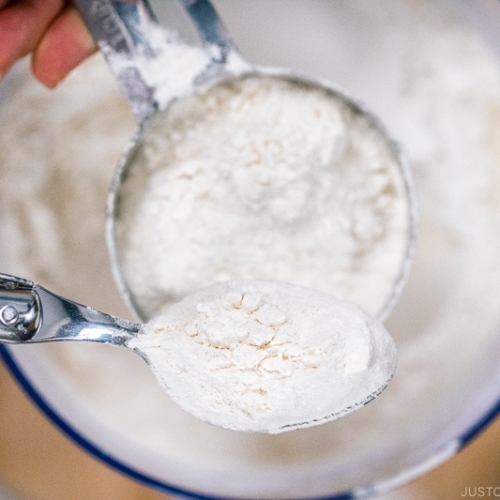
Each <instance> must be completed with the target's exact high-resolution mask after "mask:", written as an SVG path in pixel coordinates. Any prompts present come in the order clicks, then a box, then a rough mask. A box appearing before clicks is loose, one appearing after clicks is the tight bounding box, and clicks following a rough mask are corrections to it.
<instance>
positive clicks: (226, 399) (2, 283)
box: [0, 274, 395, 434]
mask: <svg viewBox="0 0 500 500" xmlns="http://www.w3.org/2000/svg"><path fill="white" fill-rule="evenodd" d="M249 286H250V287H251V288H250V289H251V290H253V292H250V295H251V293H254V294H255V291H256V290H259V292H258V293H260V292H263V293H265V294H266V293H269V291H271V293H272V294H275V293H276V292H278V295H280V294H281V301H282V302H281V305H282V306H284V307H285V309H284V310H286V311H287V312H286V317H284V318H285V319H283V318H281V316H280V318H281V319H279V321H280V324H281V323H282V322H287V321H288V322H289V323H290V324H289V325H288V327H290V328H292V330H293V326H292V325H293V322H294V318H295V319H297V317H299V316H300V317H302V315H303V314H304V307H305V309H306V310H307V308H308V307H309V308H311V304H312V313H313V315H314V316H315V317H317V318H320V319H319V321H320V322H321V326H320V327H319V329H318V330H316V325H314V324H311V325H310V326H311V328H313V330H314V331H312V332H308V334H309V335H310V337H311V338H312V339H315V340H321V342H322V343H323V346H324V340H325V335H326V336H327V337H330V336H336V335H337V336H338V335H340V337H337V338H343V339H344V342H340V345H337V343H336V342H335V341H334V342H332V343H331V344H330V347H329V348H328V349H331V351H329V352H328V354H326V353H323V355H322V356H320V357H319V358H318V360H317V361H316V362H317V363H318V365H317V366H319V367H320V368H319V369H318V370H314V371H313V372H311V370H308V368H307V366H306V367H304V368H303V369H304V371H305V372H307V381H308V382H306V383H305V384H302V385H300V384H299V385H297V380H296V376H295V375H294V374H289V376H286V377H285V378H284V379H282V380H280V381H279V382H277V384H278V387H279V391H276V390H271V391H270V395H269V396H266V398H267V397H268V398H269V401H268V404H270V405H271V407H272V405H273V404H274V405H276V406H275V407H274V409H273V410H269V408H267V410H266V411H263V407H262V406H261V404H260V403H259V402H258V401H259V400H258V399H257V400H252V401H254V403H252V404H253V405H254V407H253V408H251V407H249V405H248V400H246V399H245V398H242V399H241V391H242V388H241V387H242V386H241V382H242V380H241V378H240V377H239V376H236V377H235V376H234V373H233V371H234V367H235V366H238V363H236V365H231V364H230V366H232V368H231V369H230V370H229V372H226V373H225V374H224V384H223V385H222V387H221V384H220V374H218V375H215V374H216V372H217V371H218V370H217V369H215V370H214V368H213V366H214V365H213V361H214V360H215V359H218V360H219V361H220V360H223V361H224V362H225V363H227V359H226V351H227V349H221V348H220V347H219V344H218V343H217V342H215V343H213V340H210V339H209V337H207V335H206V333H205V332H207V331H208V330H210V331H211V332H212V333H213V332H214V322H213V317H212V315H210V314H209V315H206V314H204V313H203V310H201V311H200V310H199V307H200V305H205V306H207V305H209V304H211V305H214V304H216V303H217V301H219V303H220V304H222V303H224V301H225V300H227V297H229V296H230V297H232V300H234V298H235V293H234V292H235V291H239V293H240V300H242V301H243V293H247V292H248V290H249V288H248V287H249ZM228 293H229V295H228ZM299 296H300V301H299V302H297V298H298V297H299ZM325 298H326V301H325ZM213 300H215V301H216V302H213ZM259 300H260V299H259ZM299 303H300V306H301V307H298V308H296V307H294V306H298V305H299ZM304 304H308V305H306V306H304ZM318 304H320V305H318ZM266 306H267V307H268V309H266ZM289 306H290V307H289ZM216 307H217V306H216ZM221 307H222V310H223V311H224V313H223V314H225V316H223V318H225V319H226V320H228V321H229V324H231V319H230V318H233V320H234V321H236V322H234V323H232V327H231V328H230V330H229V331H228V332H226V335H227V333H229V335H230V336H229V337H227V336H226V337H225V338H226V339H229V340H228V341H229V342H230V343H231V345H234V346H238V345H239V346H240V347H246V348H248V349H250V350H251V351H252V349H254V348H253V347H252V346H255V345H256V344H255V342H259V334H261V333H262V332H264V334H265V335H269V330H271V331H273V330H272V329H270V328H269V327H267V330H266V326H265V325H262V324H261V323H260V322H259V321H258V320H257V319H256V318H254V319H253V320H250V319H249V318H250V316H249V313H248V311H245V307H244V306H243V308H242V304H240V307H239V309H242V310H241V311H240V312H239V313H238V314H239V316H238V318H239V319H235V317H234V316H231V314H230V313H229V312H228V311H227V309H226V308H225V307H223V306H221ZM236 310H237V309H234V311H236ZM264 310H267V311H269V310H271V311H272V310H273V306H269V304H266V303H265V304H264V305H263V309H262V311H264ZM275 310H276V311H281V313H280V314H284V313H283V310H280V309H275ZM252 311H254V309H253V310H252ZM200 313H201V314H200ZM266 314H267V318H268V320H269V319H271V321H273V319H272V318H273V315H272V314H271V315H270V316H269V313H264V315H263V316H262V318H263V320H264V321H265V318H266ZM309 314H311V310H309ZM336 316H340V317H341V318H342V319H341V320H340V321H338V320H337V319H335V318H336ZM311 317H312V316H311ZM347 317H349V318H350V319H351V320H352V321H353V325H355V326H353V328H352V329H351V330H345V326H343V325H344V322H345V318H347ZM187 318H193V319H194V321H195V323H192V322H191V319H187ZM353 318H354V319H353ZM241 321H243V323H242V322H241ZM252 321H253V323H252ZM249 323H251V324H252V325H253V328H252V326H248V324H249ZM299 323H300V320H299ZM194 324H196V325H197V326H196V327H194ZM221 325H222V323H221V324H219V326H218V327H217V328H221V329H222V331H224V327H223V326H221ZM245 325H246V326H245ZM368 325H369V326H368ZM189 327H194V328H195V330H196V332H197V333H196V336H198V337H199V338H197V339H196V340H193V338H192V335H193V334H192V330H191V329H190V330H189V331H188V328H189ZM288 327H287V326H286V327H284V330H282V331H281V333H279V334H278V333H276V331H274V332H273V336H274V335H277V336H278V337H280V339H279V340H278V341H277V343H276V344H275V345H273V346H272V347H270V351H269V352H267V356H271V353H273V355H276V353H277V352H281V351H280V349H284V350H285V351H286V352H288V349H290V344H292V347H293V341H290V340H288V341H287V342H283V339H284V338H287V339H289V337H288V336H289V328H288ZM207 328H208V330H207ZM367 328H368V331H369V335H370V342H371V344H370V345H371V346H372V347H370V348H369V349H371V350H370V354H369V356H368V357H366V354H363V349H361V351H360V347H359V343H360V339H361V338H363V339H364V338H365V337H366V332H367ZM303 330H304V329H303ZM305 330H307V326H306V327H305ZM318 331H319V332H320V333H319V334H318ZM259 332H260V333H259ZM360 332H361V333H360ZM242 333H243V335H242ZM216 337H217V335H216ZM292 337H293V335H292ZM351 337H352V338H353V339H354V340H353V341H352V342H350V341H349V339H350V338H351ZM222 338H224V335H223V337H222ZM55 341H86V342H89V341H91V342H99V343H104V344H111V345H115V346H119V347H126V348H129V349H132V350H133V351H134V352H136V353H137V354H139V355H140V356H141V357H142V358H143V359H144V360H145V361H146V363H147V364H148V365H149V366H150V368H151V369H152V370H153V372H154V373H155V375H156V376H157V378H158V381H159V382H160V384H161V385H162V386H163V388H164V390H165V391H166V393H167V394H168V395H169V396H170V397H171V398H172V399H173V401H174V402H176V403H177V404H178V405H179V406H180V407H181V408H183V409H184V410H185V411H187V412H189V413H191V414H192V415H194V416H195V417H197V418H199V419H201V420H204V421H206V422H208V423H211V424H213V425H217V426H221V427H224V428H228V429H233V430H238V431H246V432H264V433H272V434H275V433H279V432H285V431H289V430H293V429H300V428H306V427H310V426H313V425H318V424H321V423H324V422H328V421H331V420H335V419H336V418H339V417H342V416H344V415H347V414H348V413H350V412H352V411H354V410H355V409H357V408H360V407H362V406H364V405H366V404H367V403H369V402H370V401H372V400H373V399H375V398H376V397H377V396H378V395H379V394H380V393H381V392H382V391H383V390H384V389H385V387H386V386H387V385H388V383H389V382H390V380H391V378H392V376H393V373H394V369H395V345H394V342H393V341H392V339H391V337H390V335H389V334H388V333H387V331H386V330H385V329H384V327H383V326H382V325H381V324H380V323H376V321H375V320H374V319H373V318H371V317H369V316H368V315H367V314H366V313H365V312H363V311H362V310H361V309H360V308H358V306H356V305H355V304H352V303H348V302H343V301H338V300H336V299H334V298H333V297H331V296H328V295H327V294H323V293H321V292H317V291H314V290H308V289H306V288H303V287H298V286H294V285H288V284H284V283H279V282H270V281H267V282H266V281H240V282H238V281H233V282H226V283H221V284H216V285H213V286H211V287H208V288H205V289H202V290H199V291H198V292H196V293H194V294H192V295H189V296H188V297H186V298H185V299H183V300H182V301H180V302H178V303H177V304H175V305H173V306H171V307H169V308H168V309H166V310H164V311H163V313H162V314H161V315H160V316H159V317H157V318H155V319H153V321H152V323H151V324H147V325H144V326H143V325H140V324H138V323H133V322H130V321H127V320H125V319H122V318H118V317H115V316H111V315H109V314H106V313H103V312H100V311H96V310H95V309H93V308H91V307H88V306H84V305H82V304H78V303H76V302H73V301H71V300H69V299H66V298H63V297H61V296H59V295H57V294H55V293H53V292H51V291H49V290H47V289H46V288H44V287H42V286H40V285H35V284H33V283H32V282H31V281H28V280H25V279H22V278H18V277H15V276H10V275H7V274H0V343H7V344H33V343H42V342H55ZM272 341H273V339H272V338H270V339H269V343H271V342H272ZM200 342H201V344H204V346H205V347H204V349H205V354H206V356H201V357H200V356H199V353H200V351H199V345H200ZM242 342H243V343H242ZM245 342H246V343H245ZM361 343H363V341H362V342H361ZM258 345H259V346H260V347H262V346H264V344H260V343H259V344H258ZM299 345H300V342H299V344H297V345H296V347H297V348H298V349H301V347H299ZM365 347H366V346H365ZM324 348H325V347H324ZM236 349H237V347H236ZM254 350H255V349H254ZM239 352H240V354H241V350H240V351H239ZM252 352H253V351H252ZM255 352H256V351H255ZM292 352H293V349H292ZM354 352H356V353H357V354H356V355H355V356H354V358H353V359H354V360H355V361H354V362H353V364H352V365H351V367H350V369H348V370H346V368H345V363H346V362H347V359H350V358H352V356H353V353H354ZM360 352H361V353H362V354H361V355H360ZM339 355H340V357H339ZM364 355H365V361H361V364H360V359H361V360H362V359H363V356H364ZM221 356H222V357H221ZM360 356H361V357H360ZM291 357H292V358H293V357H294V354H292V355H291ZM235 359H237V358H235ZM266 359H269V358H266ZM249 362H250V364H249V365H246V367H245V368H241V367H239V368H237V370H241V374H243V373H244V372H245V373H247V372H248V370H249V367H253V368H252V369H250V372H251V373H252V374H253V376H257V377H258V378H259V379H260V380H261V382H263V383H265V382H272V380H273V377H274V376H273V375H271V374H270V373H268V372H266V371H265V370H264V372H262V373H259V371H258V370H257V368H258V367H259V366H260V362H261V361H255V360H253V361H252V357H251V356H250V358H249ZM282 362H283V363H285V365H286V363H287V362H286V361H284V360H282ZM363 363H364V364H363ZM222 366H224V364H222V365H220V366H219V370H220V369H221V367H222ZM226 368H227V365H226ZM255 370H257V371H255ZM292 372H293V370H292ZM325 373H329V374H330V376H331V377H329V378H328V380H329V390H328V391H327V392H326V393H324V394H323V396H324V397H323V398H322V402H321V404H319V405H317V404H311V387H316V389H317V386H316V385H315V384H317V383H318V381H319V382H321V383H320V384H319V386H320V387H324V382H325ZM214 375H215V377H214ZM360 377H365V378H366V383H363V384H360ZM216 380H218V381H219V383H214V381H216ZM249 380H253V382H252V383H251V384H250V385H248V386H247V389H246V390H247V391H250V392H252V391H253V390H254V389H250V387H251V385H252V384H255V380H254V379H253V378H252V377H250V379H249ZM212 383H213V384H214V385H213V389H212V392H211V393H210V397H202V396H203V395H207V392H206V391H207V384H212ZM311 384H312V385H311ZM322 384H323V385H322ZM244 385H245V384H244ZM323 390H324V388H323ZM265 392H266V391H265ZM283 392H285V393H287V394H289V395H291V394H293V397H291V399H292V400H293V401H295V406H294V407H292V408H291V407H290V406H289V405H288V404H287V405H285V407H283V406H282V400H283V396H282V394H283ZM193 394H195V395H198V396H199V397H195V399H194V401H195V403H194V404H193ZM312 394H314V391H312ZM212 400H213V401H212ZM287 400H288V398H287ZM239 404H241V405H242V406H241V408H244V409H245V411H244V412H243V413H242V414H239V413H238V412H236V413H235V412H234V411H233V410H234V408H235V406H236V407H238V405H239ZM265 406H266V405H265ZM254 410H255V413H254ZM249 412H250V413H249ZM252 414H253V415H252Z"/></svg>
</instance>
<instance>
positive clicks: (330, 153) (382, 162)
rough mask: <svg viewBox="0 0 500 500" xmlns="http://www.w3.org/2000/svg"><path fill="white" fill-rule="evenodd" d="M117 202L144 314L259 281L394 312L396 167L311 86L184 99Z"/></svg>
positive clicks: (282, 84)
mask: <svg viewBox="0 0 500 500" xmlns="http://www.w3.org/2000/svg"><path fill="white" fill-rule="evenodd" d="M122 192H123V193H124V194H123V195H122V200H124V201H121V203H120V205H119V214H120V215H119V221H118V224H117V235H118V236H117V240H118V242H117V248H118V249H117V252H118V254H119V262H120V263H121V265H122V266H123V274H124V276H125V281H126V283H127V285H128V286H129V288H130V289H131V291H132V294H133V296H134V299H135V302H137V304H138V306H139V310H140V312H141V316H143V317H145V318H150V317H151V316H153V315H154V314H155V313H156V311H157V310H158V309H159V308H160V307H162V306H163V304H165V303H168V302H171V301H175V300H179V299H180V298H182V297H183V296H185V295H186V294H188V293H191V292H193V291H195V290H197V289H199V288H200V287H203V286H208V285H211V284H213V283H217V282H221V281H225V280H230V279H256V278H258V279H273V280H280V281H285V282H291V283H297V284H300V285H303V286H307V287H311V288H317V289H320V290H323V291H327V292H331V293H333V294H334V295H336V296H337V297H339V298H341V299H346V300H351V301H354V302H357V303H358V304H360V305H361V306H363V307H364V308H365V309H366V310H368V311H369V312H370V313H372V314H380V313H382V312H383V313H384V314H385V313H387V311H386V310H385V311H383V310H384V307H385V306H387V304H388V302H389V301H390V299H391V298H392V296H393V294H394V289H395V286H396V285H397V284H398V282H399V281H400V280H401V279H402V275H403V267H404V264H405V262H406V257H407V252H408V238H409V225H410V210H409V203H408V197H407V194H406V186H405V180H404V179H403V174H402V170H401V168H400V166H399V164H398V158H397V156H396V154H395V152H394V151H393V150H391V149H390V147H389V146H388V144H387V142H386V141H385V140H384V138H383V137H382V136H381V134H380V133H379V131H378V130H377V129H376V128H375V127H374V126H372V124H370V123H369V122H368V120H366V119H365V118H364V117H363V116H361V115H359V114H358V113H356V112H355V111H354V110H353V109H351V108H350V107H348V106H347V105H346V104H345V103H344V102H343V101H342V100H341V99H340V98H339V97H337V96H336V95H333V94H331V93H329V92H327V91H326V90H324V89H321V88H318V87H315V86H313V85H306V84H300V83H298V82H297V81H293V80H287V79H285V78H279V77H271V76H269V77H252V76H250V77H247V78H244V79H241V80H237V81H233V82H229V83H223V84H219V85H218V86H216V87H215V88H213V89H211V90H209V91H208V92H203V93H201V94H200V95H196V96H194V97H190V98H185V99H182V100H180V101H178V102H176V103H175V104H174V105H173V106H171V107H170V108H169V110H168V114H167V115H166V116H164V117H162V118H161V120H159V121H157V122H156V123H155V124H154V126H153V127H152V129H149V130H148V134H147V135H146V137H145V139H144V143H143V145H142V149H141V150H140V152H139V153H138V154H137V155H136V156H135V157H134V167H133V168H131V170H130V171H129V173H128V174H127V176H126V177H125V181H124V186H123V191H122Z"/></svg>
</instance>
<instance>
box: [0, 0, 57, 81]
mask: <svg viewBox="0 0 500 500" xmlns="http://www.w3.org/2000/svg"><path fill="white" fill-rule="evenodd" d="M0 1H2V0H0ZM63 4H64V0H19V1H17V2H15V3H12V4H11V5H8V6H7V7H5V8H4V9H2V10H1V11H0V76H1V75H2V74H5V73H6V72H7V71H8V69H9V68H10V67H11V66H12V65H13V64H14V63H15V62H16V61H17V60H18V59H20V58H21V57H23V56H25V55H27V54H29V53H30V52H31V51H32V50H33V49H34V48H35V46H36V45H37V43H38V41H39V39H40V37H41V36H42V35H43V33H44V32H45V30H46V29H47V27H48V26H49V25H50V23H51V21H52V20H53V19H54V18H55V17H56V16H57V14H58V13H59V12H60V11H61V10H62V8H63Z"/></svg>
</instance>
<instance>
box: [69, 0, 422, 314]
mask: <svg viewBox="0 0 500 500" xmlns="http://www.w3.org/2000/svg"><path fill="white" fill-rule="evenodd" d="M178 2H179V3H180V4H181V5H182V7H184V9H185V10H186V12H187V14H188V15H189V17H190V19H191V20H192V22H193V24H194V25H195V27H196V28H197V31H198V33H199V35H200V38H201V40H202V42H203V45H204V48H205V51H206V53H207V54H208V56H209V57H208V61H209V62H208V63H207V64H206V66H205V67H203V68H202V69H201V70H200V72H199V73H198V74H197V75H196V76H195V77H194V78H193V81H192V82H189V84H190V85H189V87H190V88H188V89H186V92H185V93H184V94H183V95H182V98H183V97H187V96H189V95H190V94H191V95H192V93H193V92H196V91H201V90H203V91H208V89H211V88H213V87H215V86H217V85H219V84H221V83H224V82H227V81H228V80H237V79H242V78H246V77H249V76H251V77H261V78H269V77H273V78H279V79H283V80H286V81H290V82H292V83H294V84H299V85H302V86H304V87H305V88H311V89H319V90H321V91H323V92H326V93H328V94H329V95H332V96H334V97H336V98H339V99H340V100H341V101H343V102H344V103H345V104H346V105H347V106H348V107H349V108H350V109H351V110H352V111H353V113H354V114H356V115H358V116H361V117H363V118H364V119H365V120H366V122H368V123H369V124H370V126H372V127H373V129H374V130H376V131H377V133H378V134H379V135H380V137H381V138H382V139H383V140H384V142H385V143H386V144H387V146H388V148H389V150H390V151H391V153H392V156H393V158H394V159H395V161H396V162H397V164H398V165H399V167H400V174H401V178H402V183H403V184H404V186H405V191H406V198H407V205H408V207H409V208H408V224H407V227H408V239H407V241H408V243H407V246H406V248H405V254H404V256H402V259H401V261H402V265H401V268H400V270H399V275H398V277H397V279H396V280H395V282H394V286H393V290H392V293H391V294H390V295H388V296H387V298H386V301H385V304H384V306H383V307H382V309H381V310H380V311H379V313H378V318H379V319H380V320H384V319H386V318H387V317H388V316H389V314H390V312H391V310H392V308H393V306H394V305H395V303H396V302H397V300H398V299H399V296H400V294H401V292H402V290H403V288H404V285H405V283H406V280H407V277H408V275H409V271H410V268H411V263H412V260H413V256H414V253H415V247H416V226H417V209H416V205H417V204H416V195H415V190H414V185H413V178H412V173H411V169H410V168H409V166H408V164H407V162H406V160H405V157H404V155H403V154H402V152H401V150H400V147H399V145H398V144H397V143H396V142H395V141H394V140H393V139H392V138H391V136H390V135H389V133H388V132H387V130H386V128H385V127H384V125H383V124H382V123H381V122H380V120H379V119H378V118H377V117H376V116H375V115H374V114H373V113H372V112H371V111H369V110H368V109H366V107H365V106H364V105H363V104H361V103H359V102H357V101H355V100H354V99H352V98H351V97H350V96H349V95H346V94H345V93H344V92H342V91H340V90H338V89H337V88H335V87H334V86H332V85H330V84H329V83H326V82H324V81H319V80H314V79H312V78H309V77H304V76H301V75H297V74H293V73H291V72H290V71H288V70H285V69H275V68H262V67H257V66H253V65H250V64H248V63H246V62H244V61H243V59H242V58H241V56H239V54H238V51H237V49H236V47H235V45H234V43H233V41H232V38H231V36H230V35H229V33H228V31H227V29H226V28H225V26H224V24H223V23H222V21H221V20H220V18H219V17H218V15H217V13H216V11H215V10H214V8H213V6H212V5H211V3H210V2H209V1H208V0H178ZM76 4H77V6H78V8H79V10H80V12H81V13H82V15H83V17H84V19H85V21H86V23H87V25H88V27H89V29H90V31H91V32H92V34H93V36H94V37H95V39H96V40H97V41H98V43H99V46H100V48H101V51H102V52H103V54H104V55H105V57H106V59H107V61H108V63H109V66H110V68H111V70H112V71H113V73H114V75H115V77H116V79H117V81H118V83H119V85H120V87H121V89H122V91H123V93H124V94H125V96H126V97H127V99H128V101H129V103H130V105H131V108H132V111H133V113H134V115H135V117H136V121H137V123H138V125H139V128H138V131H137V133H136V135H135V137H134V138H133V140H132V141H131V143H130V145H129V147H128V148H127V150H126V151H125V153H124V154H123V156H122V159H121V161H120V162H119V165H118V167H117V170H116V172H115V176H114V179H113V181H112V185H111V188H110V193H109V198H108V210H107V243H108V250H109V254H110V259H111V267H112V271H113V274H114V277H115V280H116V282H117V284H118V287H119V289H120V293H121V294H122V296H123V298H124V299H125V301H126V302H127V304H128V305H129V307H130V308H131V309H132V310H133V311H135V313H136V314H137V316H138V317H139V318H140V319H141V320H143V321H145V320H147V319H149V317H148V314H147V313H146V312H145V311H144V309H143V308H142V307H141V305H140V304H139V301H138V300H137V299H136V297H135V296H134V292H133V291H132V290H131V289H130V287H129V285H128V283H127V279H126V277H125V275H124V272H123V269H122V264H121V261H122V258H121V250H122V248H123V246H124V245H123V244H122V232H123V231H122V230H121V229H120V228H119V227H118V223H117V220H118V219H119V215H120V212H121V209H122V207H123V206H124V204H125V203H126V201H127V199H128V198H130V195H129V192H130V188H129V189H124V184H125V182H126V180H127V178H128V179H130V178H132V175H131V172H133V171H134V169H136V168H139V167H136V165H137V163H136V161H135V160H136V158H137V157H138V156H139V155H140V154H141V148H142V145H143V143H144V142H145V137H147V135H148V134H149V133H151V132H153V133H154V130H155V127H161V126H162V123H163V119H164V116H166V115H167V114H168V112H169V105H170V104H171V103H172V102H174V101H175V100H176V99H178V98H179V96H178V95H171V98H170V100H169V99H167V100H163V101H162V100H160V99H159V98H158V95H159V88H158V87H161V85H162V82H159V83H157V85H158V87H155V85H156V83H155V84H151V82H149V83H148V80H150V79H148V75H147V74H146V73H145V71H144V67H145V64H144V63H145V62H146V63H147V62H151V61H154V60H155V58H157V57H158V47H157V45H155V44H154V43H152V40H151V31H152V28H153V27H155V28H157V27H158V23H157V20H156V18H155V16H154V13H153V11H152V9H151V8H150V6H149V4H148V1H147V0H137V1H132V2H131V1H127V0H76ZM234 60H237V61H239V62H240V64H238V65H234V64H231V61H234ZM124 61H126V64H124V63H123V62H124ZM163 83H167V82H163ZM135 171H137V170H135ZM137 189H140V188H139V187H137Z"/></svg>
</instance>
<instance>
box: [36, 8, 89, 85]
mask: <svg viewBox="0 0 500 500" xmlns="http://www.w3.org/2000/svg"><path fill="white" fill-rule="evenodd" d="M96 50H97V46H96V44H95V42H94V39H93V38H92V36H91V35H90V33H89V32H88V30H87V27H86V26H85V24H84V23H83V21H82V19H81V17H80V15H79V14H78V12H77V10H76V8H75V7H74V6H72V5H68V6H66V7H65V9H64V10H63V12H62V13H61V14H60V15H59V16H58V17H57V19H55V21H54V22H53V23H52V24H51V25H50V27H49V28H48V30H47V31H46V33H45V35H44V36H43V38H42V40H41V41H40V43H39V44H38V46H37V47H36V48H35V51H34V53H33V58H32V62H31V64H32V70H33V74H34V75H35V76H36V78H37V79H38V80H39V81H40V82H42V83H43V84H44V85H46V86H47V87H50V88H53V87H55V86H56V85H57V84H58V83H59V82H60V81H61V80H62V79H63V78H64V77H65V76H66V75H67V74H68V73H69V72H70V71H71V70H72V69H74V68H75V67H76V66H78V64H80V63H81V62H82V61H83V60H84V59H86V58H87V57H88V56H90V55H91V54H93V53H94V52H95V51H96Z"/></svg>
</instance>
